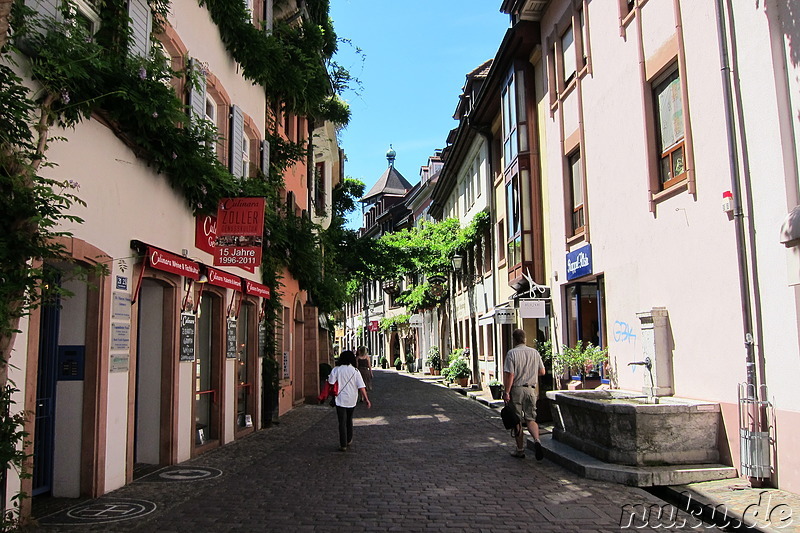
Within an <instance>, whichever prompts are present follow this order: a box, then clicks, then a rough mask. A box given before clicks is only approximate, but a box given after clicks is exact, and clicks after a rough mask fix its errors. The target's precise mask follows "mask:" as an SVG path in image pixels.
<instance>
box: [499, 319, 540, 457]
mask: <svg viewBox="0 0 800 533" xmlns="http://www.w3.org/2000/svg"><path fill="white" fill-rule="evenodd" d="M511 336H512V339H513V341H514V347H513V348H511V349H510V350H509V351H508V353H507V354H506V359H505V362H504V363H503V386H504V388H505V392H504V393H503V400H504V401H505V402H506V403H511V404H512V405H513V406H514V410H515V411H516V412H517V415H518V416H519V419H520V421H521V422H522V423H524V424H525V425H526V426H528V432H529V433H530V434H531V436H532V437H533V451H534V455H535V456H536V460H537V461H541V460H542V457H544V451H543V450H542V443H541V442H539V425H538V424H537V423H536V399H537V398H538V397H539V376H543V375H544V372H545V370H544V363H542V356H541V355H539V352H538V351H536V350H535V349H533V348H531V347H530V346H527V345H526V344H525V332H524V331H523V330H521V329H515V330H514V333H512V334H511ZM514 437H515V438H516V440H517V449H516V451H515V452H513V453H512V454H511V455H512V456H514V457H518V458H520V459H523V458H524V457H525V448H524V446H523V440H524V438H525V435H524V434H523V431H522V426H521V424H520V426H517V431H516V434H515V435H514Z"/></svg>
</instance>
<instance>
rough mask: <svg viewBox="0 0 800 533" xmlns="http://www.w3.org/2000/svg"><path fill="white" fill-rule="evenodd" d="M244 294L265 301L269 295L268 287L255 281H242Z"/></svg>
mask: <svg viewBox="0 0 800 533" xmlns="http://www.w3.org/2000/svg"><path fill="white" fill-rule="evenodd" d="M244 293H245V294H252V295H253V296H261V297H262V298H267V299H269V295H270V292H269V287H267V286H266V285H262V284H261V283H256V282H255V281H250V280H249V279H246V280H244Z"/></svg>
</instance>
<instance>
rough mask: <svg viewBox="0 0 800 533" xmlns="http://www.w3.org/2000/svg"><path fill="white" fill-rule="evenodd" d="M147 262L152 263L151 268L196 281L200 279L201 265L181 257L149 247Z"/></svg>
mask: <svg viewBox="0 0 800 533" xmlns="http://www.w3.org/2000/svg"><path fill="white" fill-rule="evenodd" d="M147 260H148V261H149V262H150V266H151V267H153V268H157V269H158V270H163V271H164V272H171V273H172V274H178V275H181V276H186V277H187V278H191V279H194V280H196V279H198V278H199V277H200V265H198V264H197V263H195V262H194V261H192V260H190V259H186V258H185V257H181V256H180V255H175V254H172V253H169V252H165V251H164V250H159V249H158V248H153V247H148V248H147Z"/></svg>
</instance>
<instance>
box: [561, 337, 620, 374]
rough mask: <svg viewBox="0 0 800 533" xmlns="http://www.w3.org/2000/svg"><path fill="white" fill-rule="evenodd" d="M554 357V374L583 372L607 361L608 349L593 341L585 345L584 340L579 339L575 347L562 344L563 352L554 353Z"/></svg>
mask: <svg viewBox="0 0 800 533" xmlns="http://www.w3.org/2000/svg"><path fill="white" fill-rule="evenodd" d="M552 357H553V373H554V374H556V375H560V374H564V373H565V372H568V373H569V374H570V375H572V374H573V373H577V374H582V373H584V372H586V371H587V370H588V369H589V368H591V367H594V366H597V365H599V364H602V363H604V362H605V361H607V360H608V349H607V348H600V347H599V346H594V345H593V344H592V343H591V342H589V343H586V344H585V345H584V344H583V341H578V342H577V343H576V344H575V346H573V347H570V346H567V345H566V344H562V345H561V353H556V354H553V356H552Z"/></svg>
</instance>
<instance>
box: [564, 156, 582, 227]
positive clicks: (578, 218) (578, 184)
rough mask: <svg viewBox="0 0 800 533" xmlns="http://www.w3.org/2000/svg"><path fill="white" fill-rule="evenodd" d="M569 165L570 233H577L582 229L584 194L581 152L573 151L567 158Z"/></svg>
mask: <svg viewBox="0 0 800 533" xmlns="http://www.w3.org/2000/svg"><path fill="white" fill-rule="evenodd" d="M567 164H568V166H569V183H570V199H571V202H570V203H571V204H572V215H571V220H572V228H571V229H572V235H577V234H578V233H580V232H582V231H583V230H584V226H585V225H586V220H585V218H584V209H583V207H584V206H583V204H584V194H583V172H582V171H581V154H580V152H575V153H574V154H572V155H570V156H569V157H568V158H567Z"/></svg>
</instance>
